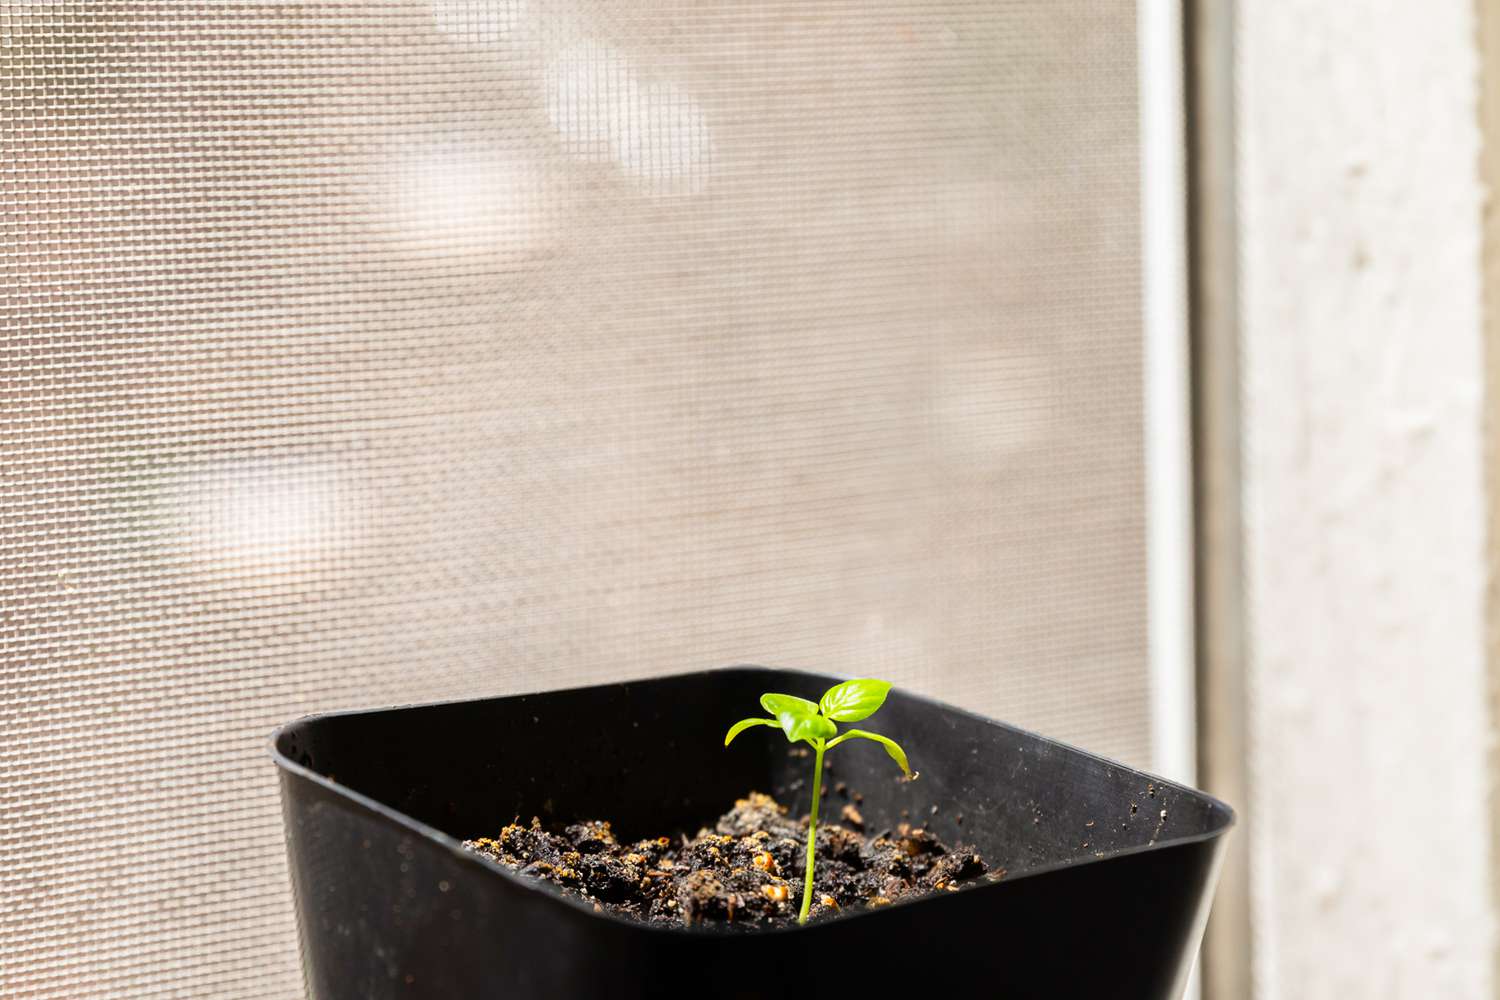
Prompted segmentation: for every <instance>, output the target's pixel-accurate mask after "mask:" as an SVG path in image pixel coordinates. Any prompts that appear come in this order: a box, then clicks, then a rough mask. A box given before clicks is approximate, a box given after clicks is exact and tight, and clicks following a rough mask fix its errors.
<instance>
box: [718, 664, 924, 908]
mask: <svg viewBox="0 0 1500 1000" xmlns="http://www.w3.org/2000/svg"><path fill="white" fill-rule="evenodd" d="M890 690H891V682H890V681H877V680H870V679H869V678H860V679H857V680H852V681H844V683H842V684H835V685H834V686H833V687H831V688H829V689H828V690H827V691H825V692H824V693H823V697H822V698H820V699H819V700H818V703H817V704H816V705H815V704H813V703H812V702H810V701H808V700H807V699H806V698H797V697H794V696H792V695H789V694H763V695H761V696H760V707H761V708H764V709H765V710H766V711H767V712H770V713H771V715H772V716H774V718H770V719H761V718H753V719H741V720H740V721H739V722H736V723H735V724H734V725H732V726H730V727H729V733H728V734H727V735H726V736H725V737H724V745H725V746H726V747H727V746H729V744H730V742H731V741H732V740H733V739H734V738H735V737H736V736H738V735H739V734H740V733H743V732H744V731H745V730H747V729H750V728H751V727H753V726H778V727H780V729H781V731H782V732H784V733H785V734H786V739H787V742H788V743H796V742H798V741H801V742H803V743H806V744H808V745H809V746H811V747H812V748H813V780H812V811H811V812H809V813H808V816H807V878H806V879H805V880H804V881H803V884H802V912H801V913H799V914H798V915H797V923H799V924H805V923H807V911H808V910H809V909H811V907H812V897H813V862H814V861H815V860H816V854H815V851H814V848H815V847H816V846H817V842H816V839H815V838H816V835H817V831H818V798H819V796H820V795H821V794H822V791H823V754H824V753H825V752H827V751H829V750H832V749H833V748H834V747H836V746H838V745H839V744H840V743H842V742H844V741H845V740H852V739H861V740H874V741H875V742H876V743H879V744H880V745H881V746H883V747H885V752H886V753H888V754H890V756H891V760H894V761H895V762H896V763H897V764H900V765H901V770H902V772H903V773H904V774H905V775H906V776H907V777H908V778H911V777H914V775H913V774H912V772H911V768H910V767H908V766H907V764H906V751H904V750H902V749H901V747H900V745H899V744H898V743H897V742H896V741H895V740H893V739H891V738H889V737H887V736H881V735H880V734H879V733H871V732H867V731H866V730H863V729H850V730H847V731H845V732H844V734H843V735H842V736H841V735H839V734H838V733H839V727H838V726H836V725H834V723H836V722H858V721H860V720H861V719H868V718H869V717H870V716H872V715H874V714H875V712H876V710H878V709H879V708H880V706H881V705H883V704H885V696H886V695H887V694H888V693H890Z"/></svg>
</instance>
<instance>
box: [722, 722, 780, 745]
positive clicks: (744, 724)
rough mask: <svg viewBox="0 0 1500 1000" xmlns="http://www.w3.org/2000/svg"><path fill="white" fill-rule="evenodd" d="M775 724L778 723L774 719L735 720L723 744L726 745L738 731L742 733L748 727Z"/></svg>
mask: <svg viewBox="0 0 1500 1000" xmlns="http://www.w3.org/2000/svg"><path fill="white" fill-rule="evenodd" d="M775 725H779V723H778V722H777V721H776V720H775V719H741V720H740V721H739V722H736V723H735V724H734V725H732V726H730V727H729V733H728V735H726V736H725V737H724V745H725V746H726V747H727V746H728V745H729V743H730V741H731V740H733V739H734V738H735V737H736V736H738V735H739V734H740V733H743V732H744V731H745V730H747V729H749V728H750V727H751V726H775Z"/></svg>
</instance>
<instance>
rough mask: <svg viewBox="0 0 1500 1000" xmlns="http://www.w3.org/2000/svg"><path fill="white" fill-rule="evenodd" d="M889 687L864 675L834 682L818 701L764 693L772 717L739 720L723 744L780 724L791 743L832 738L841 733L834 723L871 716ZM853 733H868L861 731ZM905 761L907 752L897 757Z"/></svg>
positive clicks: (762, 700)
mask: <svg viewBox="0 0 1500 1000" xmlns="http://www.w3.org/2000/svg"><path fill="white" fill-rule="evenodd" d="M890 690H891V683H890V681H878V680H874V679H872V678H868V677H861V678H857V679H855V680H852V681H844V682H843V683H842V684H835V685H834V686H833V687H831V688H829V689H828V690H827V691H825V692H824V693H823V697H822V698H821V699H819V701H818V703H817V704H814V703H813V702H810V701H808V700H807V699H806V698H798V697H796V696H795V695H790V694H763V695H761V696H760V706H761V708H764V709H765V710H766V711H767V712H770V713H771V715H772V716H773V718H770V719H742V720H741V721H739V722H736V723H735V724H734V725H733V726H731V727H730V729H729V733H728V735H726V736H725V737H724V745H725V746H728V745H729V743H730V741H731V740H733V739H734V738H735V737H736V736H738V735H739V734H740V733H742V732H744V731H745V730H746V729H749V728H751V727H752V726H779V727H781V731H782V732H784V733H785V734H786V738H787V742H789V743H796V742H797V741H799V740H807V741H808V742H815V741H819V740H830V739H832V738H833V737H834V736H836V735H837V734H838V727H837V726H835V725H834V723H835V722H858V721H859V720H861V719H866V718H869V717H870V716H871V715H874V714H875V712H876V710H877V709H879V708H880V706H881V705H883V704H885V698H886V695H887V694H889V693H890ZM852 732H853V733H858V734H859V735H865V734H863V733H860V732H859V731H858V730H854V731H852ZM882 739H884V737H882ZM904 761H905V758H904V755H903V757H902V758H900V759H898V760H897V763H900V764H901V765H902V768H903V769H905V766H906V765H905V763H904Z"/></svg>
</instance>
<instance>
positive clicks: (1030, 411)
mask: <svg viewBox="0 0 1500 1000" xmlns="http://www.w3.org/2000/svg"><path fill="white" fill-rule="evenodd" d="M1058 402H1059V392H1058V385H1057V376H1056V373H1055V371H1054V369H1053V365H1052V363H1051V362H1050V361H1049V360H1048V359H1047V358H1046V357H1045V356H1043V355H1041V354H1022V353H1018V352H1015V351H1013V350H1007V349H1005V348H999V347H989V348H982V349H973V348H971V349H968V350H962V351H954V352H952V353H951V354H950V355H948V356H946V357H945V358H944V360H943V364H942V367H941V368H940V369H939V370H938V374H937V379H936V383H935V386H934V398H933V402H932V416H933V424H934V427H935V431H936V436H937V440H938V444H939V445H940V447H941V449H942V451H943V453H944V454H946V455H947V456H948V457H950V458H951V459H953V460H954V461H955V462H957V463H959V464H961V465H973V466H975V467H976V468H978V469H984V470H986V471H992V470H993V469H994V468H995V467H996V466H997V465H1000V464H1003V463H1004V461H1005V460H1006V459H1007V458H1009V457H1011V456H1014V455H1017V454H1020V453H1021V452H1024V451H1028V450H1030V449H1033V448H1038V447H1042V446H1044V445H1046V443H1047V442H1048V441H1049V440H1050V438H1051V436H1052V434H1053V433H1055V432H1056V430H1057V428H1058V427H1059V425H1060V414H1059V413H1058V412H1057V407H1058Z"/></svg>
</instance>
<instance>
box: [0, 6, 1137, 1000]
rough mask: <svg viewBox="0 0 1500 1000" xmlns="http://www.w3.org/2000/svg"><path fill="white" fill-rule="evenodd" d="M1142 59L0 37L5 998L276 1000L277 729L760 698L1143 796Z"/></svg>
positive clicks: (436, 41)
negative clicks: (907, 698) (387, 710)
mask: <svg viewBox="0 0 1500 1000" xmlns="http://www.w3.org/2000/svg"><path fill="white" fill-rule="evenodd" d="M1134 23H1135V10H1134V4H1132V3H1118V2H1116V3H1099V2H1097V0H1067V2H1062V0H1053V2H1049V3H1045V4H1038V3H1033V2H997V0H949V2H941V0H934V2H923V3H915V2H909V0H908V2H876V0H859V2H823V3H818V4H809V3H807V2H806V0H785V2H767V3H754V4H747V3H744V2H743V0H716V2H703V0H680V2H677V3H670V2H656V0H652V2H644V0H634V2H632V3H629V4H595V3H587V2H583V0H573V2H556V3H554V2H547V0H435V2H430V3H407V2H395V0H390V2H381V3H358V2H342V3H323V2H316V3H313V2H308V3H261V4H255V3H245V2H231V0H203V2H176V0H138V2H90V3H84V2H46V0H31V2H27V0H8V2H0V80H3V103H0V125H3V133H0V136H3V146H0V184H3V195H4V206H5V209H4V210H5V214H4V222H3V231H0V232H3V235H0V244H3V258H0V267H3V269H4V281H3V286H0V295H3V298H0V320H3V345H0V684H3V687H0V767H3V782H0V813H3V823H0V852H3V856H4V858H5V863H4V865H3V867H0V888H3V903H0V936H3V947H0V993H3V994H4V995H6V996H9V997H57V998H64V997H66V998H69V1000H79V998H93V997H100V998H103V997H109V998H116V997H122V996H132V997H134V996H141V997H145V996H182V997H210V996H211V997H216V998H233V997H268V996H278V997H284V996H290V995H294V994H296V993H297V992H298V991H299V990H300V988H301V979H300V974H299V972H298V966H297V957H296V948H295V930H294V925H293V918H292V912H291V907H290V897H289V892H288V888H287V882H286V873H285V866H284V860H283V854H282V851H283V848H282V841H281V836H280V822H281V820H280V812H279V807H278V804H277V790H276V785H275V781H274V774H273V770H272V768H271V766H270V764H269V763H268V760H267V757H266V750H265V740H266V737H267V735H268V733H269V731H270V729H271V727H272V726H273V725H274V724H275V723H278V722H280V721H284V720H287V719H289V718H291V717H294V716H297V715H299V714H302V713H306V712H309V711H314V710H323V709H330V708H341V707H352V706H361V705H366V706H368V705H378V704H382V703H391V702H399V701H406V700H428V699H438V698H453V697H469V696H480V695H489V694H496V693H503V692H509V691H516V690H522V689H534V688H541V687H546V686H552V685H560V684H564V683H569V684H571V683H578V682H586V681H594V680H603V679H616V678H624V677H628V676H631V675H639V674H643V673H651V672H664V671H677V670H687V669H695V668H699V667H703V666H708V665H715V664H721V663H726V662H732V661H754V662H765V663H773V664H782V665H788V666H792V665H796V666H804V667H811V668H823V669H828V670H831V671H835V672H844V673H870V674H875V675H877V676H888V677H891V678H893V679H895V680H896V681H898V682H899V683H902V684H905V685H908V686H911V687H914V688H917V689H920V690H923V691H926V692H929V693H932V694H935V695H938V696H940V697H944V698H946V699H950V700H957V701H961V702H963V703H964V704H967V705H971V706H973V707H974V708H976V709H978V710H980V711H983V712H986V713H991V714H995V715H999V716H1002V717H1005V718H1008V719H1011V720H1014V721H1017V722H1020V723H1022V724H1026V725H1029V726H1032V727H1036V728H1040V729H1042V730H1045V731H1047V732H1048V733H1049V734H1051V735H1056V736H1060V737H1062V738H1065V739H1070V740H1072V741H1075V742H1078V743H1081V744H1083V745H1085V746H1087V747H1089V748H1092V749H1095V750H1098V751H1101V752H1104V753H1107V754H1112V755H1117V756H1121V757H1124V758H1127V759H1130V760H1133V761H1138V762H1139V761H1143V760H1144V759H1145V757H1146V755H1147V752H1148V750H1149V733H1148V730H1147V715H1148V712H1147V697H1146V656H1145V634H1146V633H1145V621H1144V617H1145V583H1144V565H1145V562H1144V551H1143V547H1144V501H1143V478H1142V430H1141V416H1142V405H1141V394H1142V387H1141V368H1140V355H1141V345H1142V333H1141V324H1140V301H1139V284H1140V276H1141V267H1140V253H1139V249H1138V242H1139V229H1138V219H1137V216H1138V191H1137V188H1138V170H1137V157H1138V153H1139V149H1138V145H1139V144H1138V140H1137V114H1136V83H1135V80H1136V55H1135V53H1136V48H1135V38H1134ZM913 753H914V755H919V754H920V748H913Z"/></svg>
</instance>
